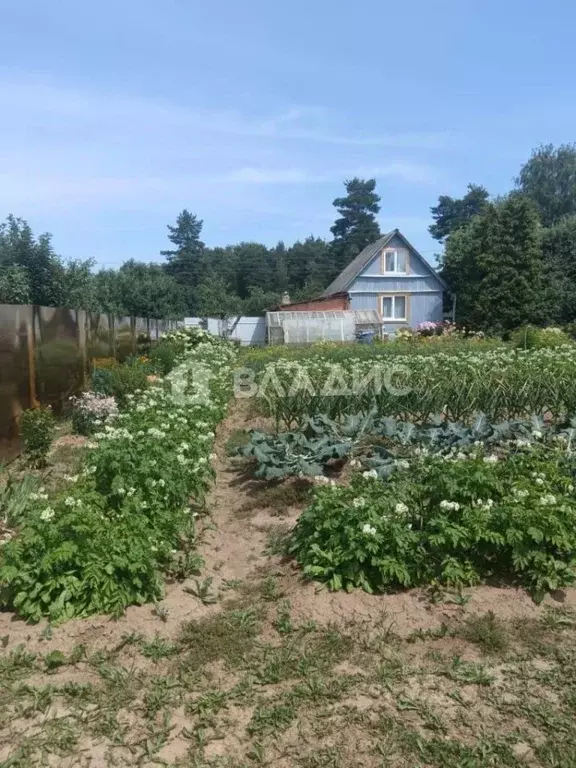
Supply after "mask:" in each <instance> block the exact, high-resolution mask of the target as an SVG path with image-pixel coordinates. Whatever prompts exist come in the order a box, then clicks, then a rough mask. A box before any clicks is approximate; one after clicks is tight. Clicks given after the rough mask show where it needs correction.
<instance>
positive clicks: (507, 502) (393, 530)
mask: <svg viewBox="0 0 576 768" xmlns="http://www.w3.org/2000/svg"><path fill="white" fill-rule="evenodd" d="M573 471H574V460H573V459H572V458H570V457H569V456H568V455H567V454H563V453H561V452H560V450H558V452H557V453H554V452H552V451H551V450H550V449H546V448H543V447H538V448H534V449H530V448H527V449H525V450H524V451H521V452H519V453H516V454H512V455H511V456H510V457H509V458H507V459H506V460H505V461H503V460H499V459H498V458H497V457H495V456H491V455H486V454H485V453H484V451H483V449H481V448H474V450H473V452H472V453H470V454H468V455H466V454H457V456H456V457H450V458H449V459H446V458H444V459H442V458H438V457H435V458H430V457H424V458H419V459H417V460H414V461H413V462H411V463H410V468H409V470H406V471H404V470H402V471H398V472H395V473H394V474H393V475H392V476H391V479H390V480H389V481H387V482H385V483H382V482H380V481H379V480H377V479H376V477H375V474H376V473H375V472H366V473H364V474H363V475H357V476H355V477H354V478H353V480H352V482H351V484H350V486H349V487H342V486H331V485H328V486H326V487H320V488H318V489H317V490H316V491H315V499H314V501H313V503H312V505H311V506H310V507H309V508H308V509H306V510H305V511H304V512H303V514H302V515H301V517H300V519H299V520H298V523H297V525H296V527H295V529H294V531H293V534H292V536H291V542H290V551H291V552H292V553H293V554H294V555H295V557H296V559H297V560H298V562H299V563H300V564H301V565H302V566H303V568H304V572H305V573H306V574H307V575H308V576H311V577H312V578H314V579H319V580H321V581H326V582H328V584H329V586H330V587H331V588H332V589H340V588H347V589H350V588H353V587H362V588H363V589H365V590H367V591H369V592H373V591H376V592H382V591H386V590H390V589H396V588H399V587H412V586H417V585H422V584H429V583H432V582H435V581H437V582H440V583H445V584H450V585H458V586H460V585H468V584H476V583H479V582H481V581H484V580H486V579H489V578H497V579H503V580H515V581H517V582H519V583H521V584H523V585H524V586H526V587H527V588H529V589H530V590H531V591H532V592H533V594H534V595H535V596H536V597H542V595H543V594H544V593H545V592H546V591H549V590H554V589H558V588H560V587H565V586H568V585H570V584H572V583H574V581H575V571H574V568H575V566H576V500H575V498H574V487H573V484H572V483H573Z"/></svg>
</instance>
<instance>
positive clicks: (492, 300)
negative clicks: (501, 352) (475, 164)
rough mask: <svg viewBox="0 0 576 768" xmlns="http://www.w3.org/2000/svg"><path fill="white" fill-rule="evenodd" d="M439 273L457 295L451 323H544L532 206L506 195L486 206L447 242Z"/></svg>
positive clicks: (498, 327)
mask: <svg viewBox="0 0 576 768" xmlns="http://www.w3.org/2000/svg"><path fill="white" fill-rule="evenodd" d="M442 274H443V276H444V278H445V279H446V280H447V282H448V284H449V285H450V287H451V289H452V291H453V292H454V293H455V294H456V299H457V304H456V320H457V322H459V323H462V324H464V325H466V326H468V327H470V328H473V329H482V330H493V331H498V332H501V331H507V330H511V329H513V328H516V327H518V326H520V325H522V324H523V323H527V322H533V323H538V322H540V321H541V320H542V319H543V315H544V306H543V298H542V293H541V285H542V281H541V276H542V265H541V227H540V222H539V219H538V214H537V213H536V211H535V209H534V207H533V205H532V204H531V203H530V202H529V201H528V200H526V199H525V198H523V197H521V196H517V195H511V196H509V197H508V198H505V199H504V200H502V201H500V202H498V203H489V204H488V205H487V206H486V209H485V211H484V212H483V213H482V214H481V215H479V216H476V217H474V218H473V219H472V220H471V221H470V223H469V224H467V225H465V226H463V227H460V228H458V229H457V230H455V231H454V232H453V233H452V234H451V235H450V237H449V238H448V240H447V244H446V252H445V254H444V258H443V266H442Z"/></svg>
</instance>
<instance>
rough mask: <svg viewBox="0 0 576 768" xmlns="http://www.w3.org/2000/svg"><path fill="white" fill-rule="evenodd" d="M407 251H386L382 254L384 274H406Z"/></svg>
mask: <svg viewBox="0 0 576 768" xmlns="http://www.w3.org/2000/svg"><path fill="white" fill-rule="evenodd" d="M406 264H407V260H406V251H391V250H385V251H383V252H382V272H383V274H385V275H388V274H392V275H394V274H401V275H405V274H406Z"/></svg>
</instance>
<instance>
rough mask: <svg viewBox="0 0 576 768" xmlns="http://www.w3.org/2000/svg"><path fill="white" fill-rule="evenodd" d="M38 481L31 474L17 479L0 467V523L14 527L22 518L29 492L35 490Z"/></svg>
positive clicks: (28, 501) (6, 526) (5, 526)
mask: <svg viewBox="0 0 576 768" xmlns="http://www.w3.org/2000/svg"><path fill="white" fill-rule="evenodd" d="M37 486H38V481H37V479H36V478H35V477H33V476H32V475H24V477H23V478H22V480H17V479H16V478H15V477H14V475H12V474H9V473H7V472H5V471H4V470H3V468H2V467H0V523H1V524H2V526H3V527H4V528H14V527H16V526H17V525H19V524H20V523H21V522H22V520H23V519H24V515H25V512H26V509H27V507H28V504H29V503H30V500H29V497H30V494H32V493H35V492H36V488H37Z"/></svg>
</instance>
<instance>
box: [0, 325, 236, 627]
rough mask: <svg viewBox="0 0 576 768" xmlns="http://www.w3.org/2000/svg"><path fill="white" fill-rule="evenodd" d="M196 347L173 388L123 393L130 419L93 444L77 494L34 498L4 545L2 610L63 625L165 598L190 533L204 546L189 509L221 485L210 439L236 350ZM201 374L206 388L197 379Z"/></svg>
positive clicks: (72, 489)
mask: <svg viewBox="0 0 576 768" xmlns="http://www.w3.org/2000/svg"><path fill="white" fill-rule="evenodd" d="M194 341H195V342H197V343H195V346H193V347H191V348H190V349H189V350H188V351H187V352H186V356H185V358H184V359H183V361H182V363H181V365H180V366H179V367H178V368H177V369H175V370H174V371H173V372H172V374H171V375H170V376H169V378H168V381H167V382H166V384H169V385H170V386H165V385H164V384H163V383H160V384H157V385H155V386H153V387H151V388H150V389H147V390H145V391H141V392H137V393H134V394H130V393H126V394H125V410H124V411H123V412H122V413H120V414H119V415H118V416H117V417H116V419H115V420H114V422H113V423H112V424H110V423H107V424H105V425H104V426H102V427H101V431H100V432H96V433H95V434H94V435H93V436H92V447H91V448H89V449H88V450H87V452H86V453H85V454H84V456H83V461H84V466H83V469H82V471H81V472H80V473H79V480H78V481H77V482H76V483H75V484H74V485H72V486H69V487H68V488H67V489H66V490H64V491H59V492H57V493H56V495H54V496H53V497H50V498H49V497H48V496H47V494H45V493H37V494H30V496H29V498H28V501H29V504H28V508H27V509H26V513H25V514H23V515H22V518H23V519H22V520H21V521H20V522H19V525H18V531H17V535H15V536H14V537H12V538H11V539H10V541H8V542H7V543H5V544H4V545H3V547H2V564H1V567H0V604H1V605H3V606H7V607H10V608H12V609H14V610H16V611H17V612H18V613H19V614H20V615H21V616H22V617H24V618H26V619H28V620H30V621H37V620H39V619H40V618H41V617H42V616H49V617H50V619H51V620H52V621H53V622H61V621H64V620H66V619H69V618H71V617H73V616H87V615H90V614H93V613H111V614H113V615H118V614H120V613H121V612H122V611H123V610H124V609H125V608H126V606H128V605H131V604H142V603H144V602H153V601H156V600H159V599H160V598H161V597H162V586H163V585H162V571H164V570H167V571H170V572H172V571H173V570H174V567H175V566H174V551H175V550H177V549H178V548H179V547H180V546H182V533H183V532H186V539H187V541H188V542H193V541H194V540H195V537H194V531H193V529H194V523H193V517H192V514H191V509H190V502H191V500H192V499H193V500H194V502H195V506H196V507H198V506H200V505H201V504H202V501H203V499H204V496H205V494H206V491H207V489H208V486H209V483H210V481H211V479H212V469H211V467H210V462H209V451H210V446H211V442H212V439H213V437H214V432H213V430H214V428H215V426H216V424H217V423H218V421H219V420H220V419H221V418H222V416H223V412H224V408H225V406H226V403H227V401H228V398H229V396H230V381H229V378H228V376H227V375H226V374H227V373H228V371H229V367H230V365H231V361H232V359H233V356H234V352H233V350H232V348H231V347H230V346H229V345H227V344H226V343H223V342H221V341H218V340H216V341H211V342H209V343H202V342H201V341H200V340H199V337H198V336H196V337H195V339H194ZM201 365H204V366H205V367H206V368H207V369H208V370H209V371H210V372H211V374H212V375H211V377H210V376H209V377H208V378H209V380H210V383H209V385H208V386H207V385H206V383H205V382H204V381H202V382H198V381H197V380H196V379H195V378H194V374H195V373H196V372H197V371H198V369H199V367H200V366H201ZM134 367H137V366H134ZM118 368H119V369H120V368H129V366H118ZM171 387H174V392H172V391H171ZM186 546H187V549H186V551H185V554H186V555H190V557H189V558H188V559H189V560H190V559H191V557H192V553H190V552H189V547H188V545H186ZM195 563H196V565H198V559H196V560H195Z"/></svg>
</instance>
